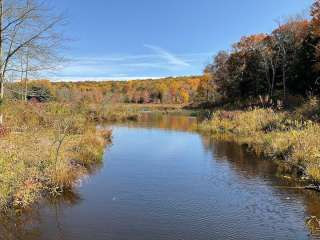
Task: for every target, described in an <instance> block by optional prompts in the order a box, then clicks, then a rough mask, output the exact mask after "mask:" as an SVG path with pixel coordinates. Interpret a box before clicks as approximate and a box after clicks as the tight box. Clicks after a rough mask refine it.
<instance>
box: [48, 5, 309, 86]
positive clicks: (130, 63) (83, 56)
mask: <svg viewBox="0 0 320 240" xmlns="http://www.w3.org/2000/svg"><path fill="white" fill-rule="evenodd" d="M312 2H313V1H312V0H267V1H265V0H90V1H85V0H54V1H53V4H52V5H54V6H55V8H56V10H57V11H60V12H64V13H65V15H66V17H67V21H68V24H67V25H66V26H65V27H64V32H65V35H66V37H67V38H68V39H71V40H70V41H68V42H67V43H66V45H67V46H66V49H65V50H63V54H64V55H65V56H66V58H67V59H69V61H68V62H67V63H65V64H64V66H63V67H62V68H61V69H60V70H59V71H58V72H57V73H56V74H55V75H54V76H51V77H52V78H54V79H56V80H64V81H80V80H127V79H144V78H159V77H167V76H186V75H199V74H201V73H202V71H203V69H204V67H205V66H206V65H207V64H208V63H210V62H211V61H212V57H213V55H214V54H215V53H217V52H218V51H219V50H228V49H230V46H231V45H232V44H233V43H234V42H236V41H238V40H239V39H240V37H241V36H244V35H250V34H255V33H269V32H271V31H272V30H273V29H274V28H275V27H276V25H277V21H278V20H281V19H285V18H287V17H289V16H294V15H297V14H302V15H304V16H308V10H309V8H310V6H311V4H312Z"/></svg>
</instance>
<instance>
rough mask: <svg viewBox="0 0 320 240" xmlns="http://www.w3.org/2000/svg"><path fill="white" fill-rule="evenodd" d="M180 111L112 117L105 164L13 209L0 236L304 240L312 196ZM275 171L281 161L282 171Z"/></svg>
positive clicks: (319, 208) (318, 210) (32, 239)
mask: <svg viewBox="0 0 320 240" xmlns="http://www.w3.org/2000/svg"><path fill="white" fill-rule="evenodd" d="M196 124H197V121H196V119H195V118H191V117H187V116H158V117H155V118H151V119H150V117H145V118H143V119H142V120H141V121H139V122H137V123H133V122H131V123H128V124H114V125H112V126H111V127H112V128H113V144H112V145H111V146H109V147H108V149H107V150H106V152H105V156H104V163H103V166H100V168H99V169H97V170H96V172H94V173H93V174H92V175H90V176H89V177H88V178H87V179H84V180H83V181H82V183H81V184H79V186H78V187H77V188H76V191H75V192H73V193H69V194H67V195H66V196H63V197H62V198H61V199H59V200H57V201H46V203H43V204H40V205H39V206H38V207H36V208H34V209H33V210H31V211H27V212H26V213H23V214H22V215H21V216H20V217H9V216H8V217H2V218H1V220H0V224H1V227H0V239H5V240H8V239H23V240H40V239H41V240H42V239H43V240H57V239H63V240H84V239H89V240H108V239H110V240H127V239H130V240H138V239H139V240H141V239H146V240H153V239H155V240H156V239H157V240H158V239H159V240H161V239H163V240H176V239H180V240H189V239H190V240H191V239H193V240H202V239H203V240H205V239H206V240H207V239H310V238H316V237H317V236H320V235H317V234H318V232H317V231H314V232H313V234H311V230H310V229H309V228H308V227H307V226H306V224H305V219H306V218H307V217H308V216H310V215H317V216H320V201H319V200H320V195H319V194H318V193H315V192H312V191H305V190H301V189H297V188H295V186H297V184H296V183H295V181H293V180H292V179H290V178H289V177H283V175H282V174H279V171H280V170H281V166H279V165H278V164H276V163H275V162H272V161H267V160H262V159H258V158H257V157H256V156H254V155H252V154H249V153H248V152H247V151H246V149H245V147H241V146H239V145H237V144H234V143H230V142H224V141H217V140H214V139H211V138H209V137H205V136H201V135H200V134H198V133H195V132H192V131H189V130H190V129H191V128H192V127H193V126H195V125H196ZM281 171H283V169H282V170H281Z"/></svg>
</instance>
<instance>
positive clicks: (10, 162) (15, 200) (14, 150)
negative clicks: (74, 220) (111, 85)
mask: <svg viewBox="0 0 320 240" xmlns="http://www.w3.org/2000/svg"><path fill="white" fill-rule="evenodd" d="M1 112H2V113H3V114H4V123H3V125H1V126H0V209H2V210H5V209H9V208H23V207H27V206H29V205H31V204H33V203H35V202H37V201H38V200H39V199H41V197H43V196H45V195H51V196H52V195H53V196H54V195H60V194H61V193H63V192H64V191H67V190H71V189H72V188H73V186H74V184H75V183H76V182H77V180H79V179H80V178H81V176H83V175H84V174H87V173H88V171H90V170H91V169H92V168H93V167H94V166H95V165H96V164H98V163H99V162H101V161H102V154H103V150H104V148H105V145H106V144H107V143H108V141H110V138H111V132H110V131H106V130H98V129H96V123H95V122H93V121H92V120H90V119H88V117H87V115H86V112H85V111H84V110H83V108H82V107H79V106H75V105H67V104H59V103H46V104H38V103H34V104H30V103H22V102H16V101H15V102H7V103H4V104H3V105H2V106H1Z"/></svg>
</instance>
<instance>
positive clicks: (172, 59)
mask: <svg viewBox="0 0 320 240" xmlns="http://www.w3.org/2000/svg"><path fill="white" fill-rule="evenodd" d="M144 46H145V47H146V48H149V49H151V50H153V51H154V52H155V53H157V54H158V55H159V57H161V58H163V59H165V60H167V61H168V63H170V64H172V65H174V66H178V67H190V64H189V63H187V62H186V61H184V60H183V59H182V58H179V57H177V56H176V55H174V54H173V53H170V52H168V51H167V50H164V49H163V48H160V47H157V46H153V45H149V44H145V45H144Z"/></svg>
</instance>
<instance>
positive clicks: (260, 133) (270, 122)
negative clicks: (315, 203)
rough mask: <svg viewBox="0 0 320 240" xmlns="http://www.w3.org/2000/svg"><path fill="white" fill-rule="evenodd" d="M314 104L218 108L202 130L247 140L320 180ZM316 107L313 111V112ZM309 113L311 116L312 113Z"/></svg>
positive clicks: (258, 149) (261, 151) (318, 129)
mask: <svg viewBox="0 0 320 240" xmlns="http://www.w3.org/2000/svg"><path fill="white" fill-rule="evenodd" d="M313 110H314V109H313V108H312V106H311V105H310V103H308V104H306V106H304V107H302V108H300V109H296V110H295V111H293V112H284V111H281V112H279V111H278V112H277V111H274V110H272V109H258V108H257V109H253V110H247V111H216V112H214V113H213V116H212V118H211V119H210V120H206V121H205V122H203V123H202V124H201V125H200V130H201V131H202V132H204V133H206V134H211V135H214V136H216V137H224V138H227V139H232V140H233V141H236V142H238V143H240V144H247V145H248V146H249V147H250V148H251V149H252V150H254V151H255V152H256V153H257V154H260V155H262V156H263V157H266V158H270V159H277V160H279V159H280V160H283V161H285V162H286V163H288V164H290V165H292V166H296V167H298V168H300V169H301V170H302V172H303V174H304V176H305V177H307V178H309V179H310V180H311V181H315V182H317V183H319V182H320V138H319V136H320V124H319V123H317V122H316V121H312V120H310V118H311V119H312V118H313V119H316V118H317V115H315V111H313ZM311 111H313V114H311ZM308 114H309V116H308Z"/></svg>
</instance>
